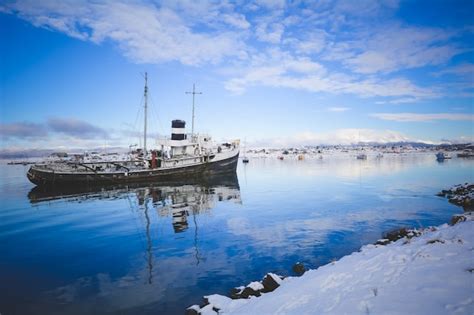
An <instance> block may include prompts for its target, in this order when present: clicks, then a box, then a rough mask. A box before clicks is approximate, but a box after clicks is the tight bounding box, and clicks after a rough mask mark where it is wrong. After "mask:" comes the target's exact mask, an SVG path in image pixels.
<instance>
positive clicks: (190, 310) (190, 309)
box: [184, 305, 200, 315]
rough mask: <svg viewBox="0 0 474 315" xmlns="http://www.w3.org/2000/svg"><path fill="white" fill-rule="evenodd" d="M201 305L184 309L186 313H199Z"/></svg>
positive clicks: (186, 314)
mask: <svg viewBox="0 0 474 315" xmlns="http://www.w3.org/2000/svg"><path fill="white" fill-rule="evenodd" d="M199 310H200V307H199V306H197V305H193V306H190V307H188V308H187V309H186V311H184V315H199V314H200V312H199Z"/></svg>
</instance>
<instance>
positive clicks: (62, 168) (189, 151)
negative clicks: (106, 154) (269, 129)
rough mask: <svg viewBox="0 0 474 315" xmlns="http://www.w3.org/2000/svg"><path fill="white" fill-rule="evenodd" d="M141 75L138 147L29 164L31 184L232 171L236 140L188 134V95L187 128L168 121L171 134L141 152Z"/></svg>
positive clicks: (237, 147) (236, 156) (167, 178)
mask: <svg viewBox="0 0 474 315" xmlns="http://www.w3.org/2000/svg"><path fill="white" fill-rule="evenodd" d="M147 82H148V80H147V74H146V73H145V91H144V100H145V102H144V111H145V115H144V117H145V121H144V131H143V148H140V149H137V150H134V151H133V152H131V154H129V155H128V156H127V158H126V159H117V160H113V159H103V160H101V159H98V160H92V161H91V160H84V159H82V158H76V159H64V160H57V161H54V162H51V161H46V162H42V163H37V164H34V165H32V166H31V167H30V169H29V170H28V172H27V177H28V179H29V180H30V181H31V182H32V183H33V184H35V185H37V186H71V185H73V186H76V185H87V186H93V185H106V184H112V185H115V184H120V183H132V182H146V181H148V182H149V181H154V182H168V181H176V180H184V181H186V180H191V179H199V178H203V177H209V176H213V175H222V174H231V173H235V172H236V169H237V163H238V159H239V151H240V140H233V141H228V142H221V143H215V142H214V141H213V140H212V138H211V137H210V136H209V135H202V134H195V133H194V95H195V94H198V93H196V92H195V89H194V86H193V92H192V94H193V115H192V131H191V133H190V134H188V133H186V122H185V121H184V120H180V119H175V120H173V121H172V122H171V137H168V138H163V139H157V141H156V148H155V149H152V150H147V100H148V84H147Z"/></svg>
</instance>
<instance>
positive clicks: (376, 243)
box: [375, 238, 390, 245]
mask: <svg viewBox="0 0 474 315" xmlns="http://www.w3.org/2000/svg"><path fill="white" fill-rule="evenodd" d="M387 244H390V240H389V239H386V238H382V239H379V240H378V241H377V242H375V245H387Z"/></svg>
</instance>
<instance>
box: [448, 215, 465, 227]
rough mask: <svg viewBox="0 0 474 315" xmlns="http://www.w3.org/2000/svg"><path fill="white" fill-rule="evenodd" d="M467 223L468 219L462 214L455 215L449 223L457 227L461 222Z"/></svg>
mask: <svg viewBox="0 0 474 315" xmlns="http://www.w3.org/2000/svg"><path fill="white" fill-rule="evenodd" d="M464 221H466V217H465V216H463V215H462V214H455V215H453V217H452V218H451V222H450V223H449V224H450V225H455V224H458V223H459V222H464Z"/></svg>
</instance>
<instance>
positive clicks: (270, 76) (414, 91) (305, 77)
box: [225, 50, 439, 98]
mask: <svg viewBox="0 0 474 315" xmlns="http://www.w3.org/2000/svg"><path fill="white" fill-rule="evenodd" d="M239 71H240V73H239V76H238V77H236V78H232V79H230V80H228V81H227V82H226V83H225V87H226V89H228V90H229V91H231V92H233V93H237V94H238V93H243V92H244V91H245V90H246V89H247V88H248V87H252V86H259V85H260V86H269V87H285V88H292V89H297V90H304V91H309V92H324V93H331V94H344V93H346V94H355V95H357V96H361V97H374V96H387V97H402V96H403V97H411V98H433V97H437V96H439V93H438V92H437V91H435V90H433V89H430V88H424V87H419V86H416V85H414V84H413V83H412V82H410V81H409V80H407V79H402V78H394V79H385V80H382V79H377V78H375V77H370V78H367V79H362V78H360V77H357V76H350V75H347V74H343V73H337V72H329V71H328V70H327V68H326V67H324V66H323V65H322V64H319V63H316V62H314V61H311V60H310V59H303V58H298V57H293V56H291V55H290V54H288V53H284V52H281V51H277V52H275V50H272V51H271V52H267V54H265V55H263V56H257V58H255V57H253V60H252V61H251V66H250V67H248V68H245V69H242V68H240V69H239ZM294 72H297V73H296V75H295V73H294Z"/></svg>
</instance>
